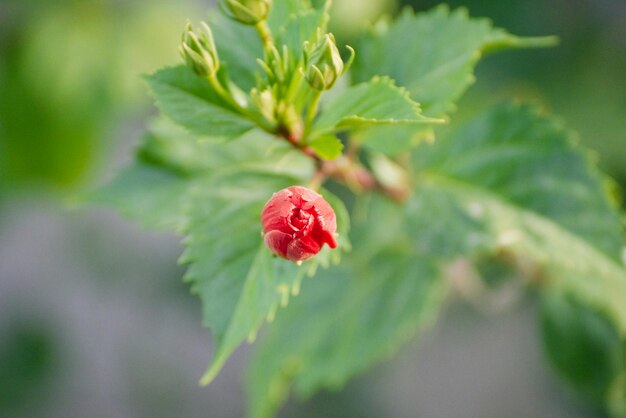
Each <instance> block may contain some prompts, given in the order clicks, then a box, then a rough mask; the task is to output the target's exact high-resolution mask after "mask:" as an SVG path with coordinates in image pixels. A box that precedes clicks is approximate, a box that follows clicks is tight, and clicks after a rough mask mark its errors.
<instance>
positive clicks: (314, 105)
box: [303, 90, 322, 141]
mask: <svg viewBox="0 0 626 418" xmlns="http://www.w3.org/2000/svg"><path fill="white" fill-rule="evenodd" d="M321 98H322V92H321V91H319V90H316V91H315V93H314V95H313V98H312V99H311V103H310V104H309V107H308V109H307V112H306V119H305V122H304V135H303V138H304V140H305V141H306V140H307V139H308V136H309V133H310V132H311V126H312V125H313V120H314V119H315V116H316V115H317V110H318V108H319V105H320V99H321Z"/></svg>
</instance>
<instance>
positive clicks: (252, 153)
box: [138, 119, 313, 181]
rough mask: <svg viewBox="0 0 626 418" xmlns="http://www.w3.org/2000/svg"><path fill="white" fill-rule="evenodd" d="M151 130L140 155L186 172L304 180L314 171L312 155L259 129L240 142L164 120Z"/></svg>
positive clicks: (163, 165)
mask: <svg viewBox="0 0 626 418" xmlns="http://www.w3.org/2000/svg"><path fill="white" fill-rule="evenodd" d="M149 129H150V131H149V133H148V135H146V137H145V138H144V143H143V145H142V146H141V147H140V149H139V150H138V155H139V158H140V159H141V160H142V161H147V162H150V163H151V164H154V165H159V166H162V167H164V168H166V169H168V170H173V171H176V172H180V173H184V174H186V175H190V176H207V175H211V174H214V173H216V172H225V171H229V172H237V171H245V172H258V173H268V174H275V175H286V176H291V177H294V178H298V179H300V180H301V181H304V180H305V179H308V178H310V177H311V176H312V174H313V163H312V161H311V160H310V158H308V157H306V156H305V155H304V154H302V153H301V152H299V151H297V150H295V149H294V148H293V147H292V146H291V145H289V144H288V143H286V142H285V141H278V140H276V138H275V137H274V136H272V135H269V134H266V133H264V132H261V131H258V130H254V131H251V132H249V133H247V134H245V135H243V136H242V137H241V138H239V139H237V141H228V142H222V141H219V140H218V139H216V138H210V137H198V136H196V135H192V134H189V133H188V132H186V131H185V130H184V129H182V128H181V127H180V126H178V125H176V124H174V123H172V122H171V121H167V120H163V119H159V120H156V121H153V122H152V123H151V124H150V128H149Z"/></svg>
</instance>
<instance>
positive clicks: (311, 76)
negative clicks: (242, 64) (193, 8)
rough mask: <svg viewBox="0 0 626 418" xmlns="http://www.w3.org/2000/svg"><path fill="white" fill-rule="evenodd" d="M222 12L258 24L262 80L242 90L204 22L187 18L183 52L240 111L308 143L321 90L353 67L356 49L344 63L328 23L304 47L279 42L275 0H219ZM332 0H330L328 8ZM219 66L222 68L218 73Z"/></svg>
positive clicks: (275, 131)
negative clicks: (272, 18)
mask: <svg viewBox="0 0 626 418" xmlns="http://www.w3.org/2000/svg"><path fill="white" fill-rule="evenodd" d="M218 2H219V5H220V8H221V10H222V12H223V13H224V14H225V15H226V16H227V17H228V18H229V19H232V20H235V21H236V22H238V23H240V24H244V25H250V26H254V29H255V30H256V31H257V32H258V35H259V38H260V39H261V41H262V44H263V57H262V58H258V59H257V62H258V64H259V66H260V68H261V69H262V70H263V73H264V74H262V75H260V74H259V75H257V83H256V86H255V87H254V88H252V89H251V90H250V91H248V92H244V91H242V90H241V89H240V88H239V86H237V84H236V82H235V81H234V80H232V79H230V77H229V75H228V72H227V71H220V68H221V67H223V66H225V64H226V63H225V62H224V63H222V64H220V59H219V56H218V51H217V48H216V45H215V42H214V41H213V35H212V33H211V29H210V28H209V27H208V25H207V24H206V23H202V24H201V27H200V30H199V31H194V30H193V27H192V26H191V24H190V23H187V25H186V27H185V31H184V32H183V38H182V44H181V45H180V52H181V55H182V57H183V58H184V60H185V62H186V63H187V65H188V66H189V67H190V68H191V69H192V70H193V71H194V72H195V73H196V74H197V75H198V76H200V77H203V78H205V79H207V81H208V83H210V86H211V88H212V89H213V91H214V92H215V93H217V95H218V96H219V97H220V98H221V99H222V100H223V101H224V102H225V103H226V104H227V105H228V106H229V107H230V108H231V109H232V110H234V111H236V112H238V113H239V114H241V115H244V116H245V117H246V118H248V119H250V120H251V121H253V122H255V123H256V125H257V126H259V127H261V128H262V129H263V130H265V131H267V132H270V133H273V134H276V135H278V136H280V137H284V138H286V139H288V140H289V141H290V142H292V143H294V144H297V143H302V144H304V143H306V141H307V140H308V138H307V136H308V135H309V133H310V128H311V126H312V123H313V121H314V119H315V116H316V115H317V112H318V108H319V104H320V97H321V94H322V93H323V92H324V91H326V90H329V89H331V88H332V87H333V85H335V83H336V82H337V80H338V79H339V77H341V76H342V75H343V74H344V73H345V72H346V71H347V70H348V68H349V67H350V64H351V63H352V60H353V59H354V50H353V49H352V48H350V47H348V49H349V51H350V55H351V56H350V59H349V60H348V61H347V62H344V61H343V59H342V57H341V54H340V53H339V50H338V48H337V44H336V41H335V37H334V36H333V35H332V34H330V33H326V31H325V28H326V24H325V23H324V24H322V27H320V28H318V29H317V33H309V34H308V39H310V41H306V42H303V44H301V47H300V48H298V49H297V50H294V49H295V48H296V46H289V47H288V46H287V45H285V44H284V43H282V44H277V43H276V39H275V38H274V36H273V34H272V28H271V27H270V25H269V23H268V22H267V16H268V14H269V12H270V7H271V5H272V0H218ZM329 5H330V2H327V3H326V8H328V7H329ZM218 71H219V72H220V74H219V76H218Z"/></svg>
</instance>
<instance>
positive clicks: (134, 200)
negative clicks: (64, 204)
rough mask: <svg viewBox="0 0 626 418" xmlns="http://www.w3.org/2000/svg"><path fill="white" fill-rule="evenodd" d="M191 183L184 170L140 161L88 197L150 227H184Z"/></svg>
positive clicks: (89, 199) (91, 200)
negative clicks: (178, 171)
mask: <svg viewBox="0 0 626 418" xmlns="http://www.w3.org/2000/svg"><path fill="white" fill-rule="evenodd" d="M191 187H192V183H191V182H190V180H189V179H188V178H187V177H185V176H183V175H181V174H180V173H177V172H175V171H171V170H164V169H163V168H161V167H156V166H153V165H150V164H147V163H142V162H137V163H135V164H134V165H131V166H130V167H128V168H126V169H125V170H123V171H122V172H120V173H119V174H118V175H117V176H116V177H115V178H114V179H113V180H112V181H111V182H110V183H108V184H107V185H105V186H103V187H101V188H100V189H98V190H96V191H95V192H93V193H91V194H90V195H89V196H87V200H88V201H89V202H90V203H95V204H101V205H105V206H111V207H115V208H116V209H117V210H119V211H120V213H122V214H123V215H124V216H127V217H129V218H133V219H136V220H138V221H140V222H141V223H142V224H143V225H144V226H146V227H151V228H158V229H173V230H177V231H180V230H181V229H182V228H183V227H184V225H185V223H186V220H187V217H186V211H187V205H188V198H189V192H190V191H191Z"/></svg>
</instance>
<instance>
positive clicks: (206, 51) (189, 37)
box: [180, 22, 220, 77]
mask: <svg viewBox="0 0 626 418" xmlns="http://www.w3.org/2000/svg"><path fill="white" fill-rule="evenodd" d="M180 54H181V56H182V57H183V59H184V60H185V62H186V63H187V65H188V66H189V67H190V68H191V69H192V70H193V71H194V72H195V73H196V74H198V75H199V76H201V77H210V76H213V75H215V73H217V70H219V67H220V61H219V57H218V55H217V48H216V47H215V42H214V41H213V34H212V33H211V29H210V28H209V26H208V25H207V24H206V23H204V22H202V23H201V24H200V30H199V31H198V32H197V33H196V32H194V31H193V27H192V26H191V23H189V22H188V23H187V26H186V27H185V31H184V32H183V42H182V43H181V45H180Z"/></svg>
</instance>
